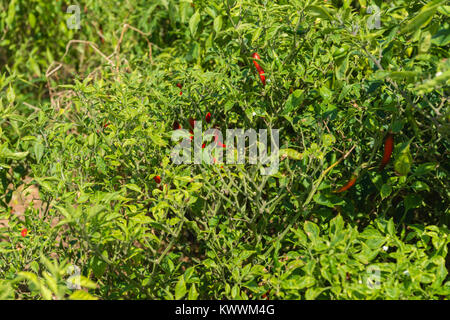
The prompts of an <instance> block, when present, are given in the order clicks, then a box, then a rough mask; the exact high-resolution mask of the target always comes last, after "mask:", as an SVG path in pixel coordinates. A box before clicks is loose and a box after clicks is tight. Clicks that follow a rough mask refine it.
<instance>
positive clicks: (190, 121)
mask: <svg viewBox="0 0 450 320" xmlns="http://www.w3.org/2000/svg"><path fill="white" fill-rule="evenodd" d="M189 125H190V126H191V128H192V129H194V126H195V120H194V119H192V118H189Z"/></svg>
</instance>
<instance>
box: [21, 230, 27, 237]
mask: <svg viewBox="0 0 450 320" xmlns="http://www.w3.org/2000/svg"><path fill="white" fill-rule="evenodd" d="M27 234H28V229H27V228H23V229H22V231H21V232H20V235H21V236H22V237H26V236H27Z"/></svg>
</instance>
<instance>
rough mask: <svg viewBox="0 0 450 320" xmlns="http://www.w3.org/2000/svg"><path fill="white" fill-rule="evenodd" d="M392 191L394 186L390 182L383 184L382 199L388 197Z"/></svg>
mask: <svg viewBox="0 0 450 320" xmlns="http://www.w3.org/2000/svg"><path fill="white" fill-rule="evenodd" d="M391 192H392V187H391V186H390V185H389V184H383V185H382V186H381V190H380V195H381V199H386V198H387V197H389V195H390V194H391Z"/></svg>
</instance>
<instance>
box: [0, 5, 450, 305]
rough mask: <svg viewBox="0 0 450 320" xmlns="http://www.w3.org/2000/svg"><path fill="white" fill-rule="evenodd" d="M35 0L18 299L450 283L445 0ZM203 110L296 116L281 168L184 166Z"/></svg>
mask: <svg viewBox="0 0 450 320" xmlns="http://www.w3.org/2000/svg"><path fill="white" fill-rule="evenodd" d="M33 4H34V6H28V5H26V3H25V1H21V0H16V1H8V2H2V3H1V6H2V9H3V10H2V13H1V14H0V25H1V26H2V28H3V30H5V32H4V35H3V38H2V40H1V41H2V42H1V48H0V59H1V60H0V61H2V64H3V66H4V67H3V66H2V71H1V72H2V76H1V78H0V89H1V94H2V96H1V98H0V107H1V108H0V167H1V170H0V178H1V181H2V183H1V184H0V257H1V259H0V297H1V298H4V299H67V298H70V299H448V297H450V278H449V275H448V270H449V266H450V259H449V255H448V248H449V242H450V237H449V236H448V225H449V222H450V212H449V209H448V208H449V207H450V206H449V204H450V201H449V196H450V194H449V190H450V189H449V187H448V186H449V175H448V170H449V166H448V164H449V163H450V161H449V160H450V159H449V153H448V147H449V140H448V137H449V132H450V131H449V124H448V123H449V119H450V118H449V116H450V115H449V110H448V93H449V90H448V89H449V88H448V84H449V74H450V70H449V66H450V62H449V60H448V52H449V44H450V36H449V20H448V16H449V14H450V7H449V6H448V5H447V4H446V2H445V1H438V0H435V1H403V0H398V1H383V2H382V1H372V2H371V1H363V0H359V1H305V0H297V1H277V2H276V3H275V2H273V1H256V2H255V1H249V0H241V1H237V0H236V1H234V0H225V1H215V0H214V1H194V2H191V1H186V0H183V1H178V0H176V1H175V0H174V1H172V0H165V1H162V0H161V1H152V3H151V4H149V3H148V1H144V0H142V1H139V0H133V1H127V2H126V4H124V6H127V9H128V10H125V9H124V8H119V7H115V6H113V5H111V4H107V3H106V1H105V2H104V3H103V2H98V1H95V2H94V1H81V2H79V3H78V5H79V6H80V7H81V8H82V10H81V12H82V14H81V29H79V30H70V29H67V26H66V25H65V20H66V19H67V17H68V14H66V13H65V9H66V5H65V4H64V3H61V1H33ZM50 17H51V19H54V21H56V23H48V22H46V21H47V20H45V19H50ZM16 39H19V40H20V43H19V42H17V41H16ZM75 40H76V41H75ZM255 52H256V53H258V55H259V57H260V59H258V60H257V63H258V64H257V66H258V70H257V69H256V68H255V65H254V61H256V60H255V58H254V57H255V55H254V53H255ZM25 60H26V61H27V64H23V63H21V61H22V62H23V61H25ZM259 69H262V70H263V72H264V74H263V76H264V77H265V78H264V82H263V81H261V80H262V79H261V78H260V74H259V73H260V72H259V71H260V70H259ZM208 113H209V114H210V116H207V114H208ZM190 119H192V120H197V121H202V126H203V131H206V130H207V129H208V128H213V127H215V128H219V129H221V130H222V132H225V130H226V129H227V128H229V129H233V128H246V129H250V128H251V129H255V130H258V129H268V128H273V129H280V163H279V170H278V172H277V173H275V174H273V175H261V172H260V169H261V166H260V165H252V164H249V163H248V161H246V162H245V164H239V165H231V164H227V163H224V164H212V165H207V164H202V165H194V164H182V165H176V164H174V163H173V162H172V160H171V151H172V149H173V147H174V146H175V142H174V141H172V139H171V135H172V131H173V130H174V127H178V125H179V126H181V127H182V128H184V129H187V130H189V129H190V122H191V121H190ZM388 133H391V134H392V135H393V137H394V150H393V153H392V156H391V157H389V162H388V163H387V165H386V166H385V167H384V168H383V169H382V170H379V167H380V162H381V159H382V158H383V150H384V146H383V144H384V139H385V137H386V135H387V134H388ZM227 147H229V146H227ZM247 149H248V148H247ZM247 160H248V159H247ZM26 178H28V179H26ZM351 179H354V180H352V181H354V185H352V186H351V187H349V188H344V189H346V190H345V191H343V189H340V188H341V187H342V186H345V185H346V184H347V182H348V181H351ZM21 185H25V186H24V188H25V190H26V189H27V188H28V189H29V188H31V187H35V188H38V190H39V199H36V200H39V202H40V203H41V204H40V205H39V206H38V207H36V206H32V205H30V206H28V207H27V208H26V210H25V211H24V213H23V214H18V213H17V212H15V210H14V206H13V205H11V199H12V195H13V193H14V191H15V190H17V189H18V188H19V186H21ZM348 186H350V185H348ZM337 191H339V192H337ZM340 191H342V192H340ZM24 229H26V231H25V232H22V233H21V231H22V230H24ZM68 280H73V281H74V283H75V285H70V281H68Z"/></svg>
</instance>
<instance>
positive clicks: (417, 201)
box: [403, 194, 422, 212]
mask: <svg viewBox="0 0 450 320" xmlns="http://www.w3.org/2000/svg"><path fill="white" fill-rule="evenodd" d="M403 204H404V205H405V212H406V211H408V210H409V209H414V208H418V207H420V205H421V204H422V197H421V196H419V195H418V194H408V195H407V196H406V197H405V199H404V200H403Z"/></svg>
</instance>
